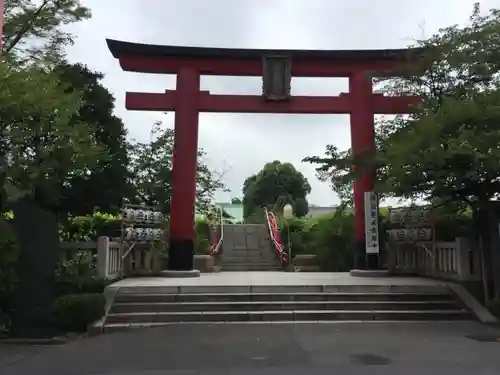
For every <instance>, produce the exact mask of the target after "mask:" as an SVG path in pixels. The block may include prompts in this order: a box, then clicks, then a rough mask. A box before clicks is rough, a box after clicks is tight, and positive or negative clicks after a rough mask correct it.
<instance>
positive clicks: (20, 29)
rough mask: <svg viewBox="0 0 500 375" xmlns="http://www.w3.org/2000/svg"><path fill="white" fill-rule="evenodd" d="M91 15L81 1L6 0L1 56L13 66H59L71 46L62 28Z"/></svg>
mask: <svg viewBox="0 0 500 375" xmlns="http://www.w3.org/2000/svg"><path fill="white" fill-rule="evenodd" d="M90 15H91V13H90V9H89V8H87V7H84V6H82V4H81V1H80V0H42V1H31V0H5V1H4V29H3V31H4V48H3V55H4V56H6V57H7V58H8V59H9V60H10V61H12V62H14V63H15V64H16V66H21V65H22V66H25V65H32V66H33V65H43V66H47V65H49V66H50V65H53V64H58V63H60V61H61V60H63V59H64V58H65V55H66V53H65V49H66V47H67V46H69V45H72V44H73V36H72V35H71V34H70V33H68V32H66V31H65V30H64V26H65V25H69V24H72V23H74V22H78V21H82V20H85V19H88V18H90Z"/></svg>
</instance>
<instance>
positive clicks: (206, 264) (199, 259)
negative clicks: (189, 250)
mask: <svg viewBox="0 0 500 375" xmlns="http://www.w3.org/2000/svg"><path fill="white" fill-rule="evenodd" d="M193 265H194V268H195V269H197V270H200V272H201V273H211V272H214V258H213V257H212V256H211V255H200V254H195V256H194V259H193Z"/></svg>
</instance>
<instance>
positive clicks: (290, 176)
mask: <svg viewBox="0 0 500 375" xmlns="http://www.w3.org/2000/svg"><path fill="white" fill-rule="evenodd" d="M310 192H311V186H310V185H309V182H308V181H307V179H306V178H305V177H304V175H303V174H302V173H301V172H299V171H297V170H296V169H295V167H294V166H293V165H292V164H290V163H282V162H280V161H277V160H276V161H273V162H272V163H267V164H266V165H265V166H264V168H262V170H261V171H260V172H259V173H257V174H255V175H252V176H250V177H248V178H247V179H246V180H245V182H244V184H243V211H244V217H249V216H250V215H251V214H252V213H253V212H254V211H255V209H257V208H259V207H262V206H267V207H272V206H274V205H275V204H276V203H277V202H278V201H280V202H281V203H282V205H285V204H286V203H292V202H293V201H295V200H296V199H299V198H302V199H305V197H306V196H307V195H308V194H309V193H310Z"/></svg>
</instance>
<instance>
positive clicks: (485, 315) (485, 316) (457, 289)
mask: <svg viewBox="0 0 500 375" xmlns="http://www.w3.org/2000/svg"><path fill="white" fill-rule="evenodd" d="M448 288H450V290H451V291H452V292H453V293H454V294H455V295H456V296H457V297H458V298H459V299H460V300H461V301H462V302H463V303H464V304H465V306H467V307H468V308H469V309H470V310H471V311H472V313H473V314H474V315H475V316H476V317H477V319H479V321H480V322H481V323H483V324H498V323H499V322H498V319H497V318H495V317H494V316H493V315H492V314H491V313H490V312H489V311H488V309H486V307H484V306H483V305H481V304H480V303H479V301H478V300H476V299H475V298H474V296H473V295H472V294H470V293H469V291H468V290H467V289H465V287H464V286H463V285H460V284H455V283H449V284H448Z"/></svg>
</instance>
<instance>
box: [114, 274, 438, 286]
mask: <svg viewBox="0 0 500 375" xmlns="http://www.w3.org/2000/svg"><path fill="white" fill-rule="evenodd" d="M438 284H442V283H441V282H439V281H436V280H432V279H429V278H420V277H369V278H365V277H351V276H349V273H345V272H335V273H334V272H280V271H276V272H272V271H265V272H258V271H255V272H248V271H245V272H220V273H202V274H201V276H200V277H187V278H165V277H140V278H130V279H124V280H120V281H117V282H116V283H114V284H112V286H114V287H135V286H137V287H142V286H145V287H148V286H158V287H168V286H246V285H263V286H268V285H284V286H287V285H438Z"/></svg>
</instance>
